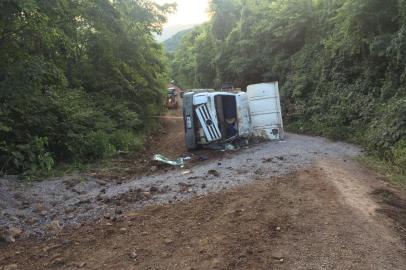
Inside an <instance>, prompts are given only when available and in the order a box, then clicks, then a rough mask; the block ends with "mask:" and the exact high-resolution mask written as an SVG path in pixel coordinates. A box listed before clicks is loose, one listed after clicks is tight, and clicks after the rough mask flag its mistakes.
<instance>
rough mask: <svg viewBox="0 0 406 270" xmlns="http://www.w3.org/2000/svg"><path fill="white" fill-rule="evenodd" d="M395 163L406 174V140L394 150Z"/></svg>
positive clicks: (397, 144) (399, 143)
mask: <svg viewBox="0 0 406 270" xmlns="http://www.w3.org/2000/svg"><path fill="white" fill-rule="evenodd" d="M393 161H394V163H395V164H396V165H397V166H398V167H399V168H400V169H401V172H402V173H404V174H406V139H403V140H401V141H399V142H398V143H396V144H395V146H394V149H393Z"/></svg>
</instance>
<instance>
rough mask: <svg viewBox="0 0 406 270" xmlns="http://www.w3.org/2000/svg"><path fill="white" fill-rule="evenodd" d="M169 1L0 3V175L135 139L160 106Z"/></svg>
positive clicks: (98, 153) (98, 154)
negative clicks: (161, 37)
mask: <svg viewBox="0 0 406 270" xmlns="http://www.w3.org/2000/svg"><path fill="white" fill-rule="evenodd" d="M172 9H173V5H164V6H159V5H156V4H154V3H153V2H152V1H149V0H113V1H111V0H86V1H85V0H2V1H1V2H0V62H1V65H0V164H2V166H1V168H0V170H1V172H3V173H4V172H9V173H16V172H17V173H18V172H31V173H32V172H36V171H41V170H42V171H46V170H49V169H51V168H52V166H53V165H54V164H55V163H56V162H71V161H83V160H89V159H90V160H92V159H97V158H102V157H106V156H109V155H111V154H112V153H113V152H114V151H115V150H128V149H130V148H136V147H139V145H140V138H141V136H140V135H141V134H142V133H144V132H146V131H148V130H149V129H150V128H151V127H152V126H153V125H154V121H152V120H151V116H152V115H156V114H158V113H159V112H160V110H161V104H162V98H163V95H162V94H163V91H162V89H164V88H165V87H166V81H167V75H166V62H165V57H164V53H163V51H162V48H161V46H160V45H159V44H157V43H156V42H155V40H154V37H153V34H154V33H159V32H160V31H161V29H162V24H163V23H164V22H165V21H166V14H167V13H168V12H171V10H172Z"/></svg>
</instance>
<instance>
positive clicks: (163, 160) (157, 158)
mask: <svg viewBox="0 0 406 270" xmlns="http://www.w3.org/2000/svg"><path fill="white" fill-rule="evenodd" d="M153 160H154V161H158V162H161V163H164V164H167V165H171V166H180V167H183V166H184V165H185V162H184V160H185V159H184V158H178V159H176V160H171V159H169V158H167V157H165V156H163V155H161V154H157V155H155V156H154V157H153Z"/></svg>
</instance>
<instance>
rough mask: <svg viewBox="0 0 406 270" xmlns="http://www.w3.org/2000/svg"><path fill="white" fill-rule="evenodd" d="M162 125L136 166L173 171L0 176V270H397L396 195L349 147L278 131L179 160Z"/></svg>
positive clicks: (403, 214) (400, 262)
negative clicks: (162, 161) (170, 161)
mask: <svg viewBox="0 0 406 270" xmlns="http://www.w3.org/2000/svg"><path fill="white" fill-rule="evenodd" d="M171 115H172V116H176V115H177V113H173V114H171ZM163 127H164V128H163V129H162V132H164V133H165V134H162V136H161V138H165V140H155V139H154V138H152V140H153V141H155V142H156V143H155V144H151V145H149V147H148V149H147V150H146V151H147V154H146V156H145V157H144V159H149V158H150V157H149V155H151V154H153V153H163V154H165V155H168V156H169V157H171V158H175V157H179V156H191V157H192V160H191V161H190V162H189V163H188V164H186V167H185V168H177V169H173V168H166V167H160V168H155V167H154V169H153V170H150V167H151V166H153V165H152V164H150V163H149V162H143V165H142V166H144V167H145V171H147V172H148V173H141V174H138V173H137V174H134V175H129V176H128V177H126V178H124V179H122V178H120V179H119V181H118V180H117V179H108V178H105V177H104V178H100V177H96V176H94V175H86V174H81V175H73V176H66V177H63V178H58V179H51V180H47V181H43V182H39V183H32V184H26V183H21V182H18V181H15V179H12V178H10V177H9V178H3V179H0V210H1V219H0V227H1V228H2V234H3V236H4V235H6V236H7V233H8V232H7V228H17V229H21V230H22V232H21V233H18V235H16V236H18V237H17V238H16V242H15V243H7V242H5V241H3V242H0V269H2V270H5V269H406V248H405V243H406V230H405V228H406V195H405V192H404V191H402V190H399V189H398V188H396V187H393V186H391V185H390V184H388V183H387V182H385V181H383V179H382V178H381V177H380V176H378V175H376V174H375V173H374V172H371V171H369V170H367V169H366V168H364V167H363V166H362V165H361V164H359V163H358V162H357V161H356V159H355V158H356V157H357V156H358V155H360V149H358V148H357V147H355V146H353V145H349V144H345V143H340V142H331V141H329V140H326V139H323V138H317V137H308V136H300V135H295V134H288V135H287V138H286V140H284V141H281V142H269V143H261V144H257V145H252V146H249V147H247V148H244V149H241V150H239V151H235V152H226V153H224V152H207V151H201V152H193V153H187V151H186V150H185V149H184V147H183V123H182V120H181V119H179V118H176V117H175V118H167V119H164V120H163ZM133 162H134V161H133Z"/></svg>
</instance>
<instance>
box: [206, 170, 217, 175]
mask: <svg viewBox="0 0 406 270" xmlns="http://www.w3.org/2000/svg"><path fill="white" fill-rule="evenodd" d="M207 174H210V175H213V176H215V177H219V176H220V173H219V172H218V171H217V170H208V171H207Z"/></svg>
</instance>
